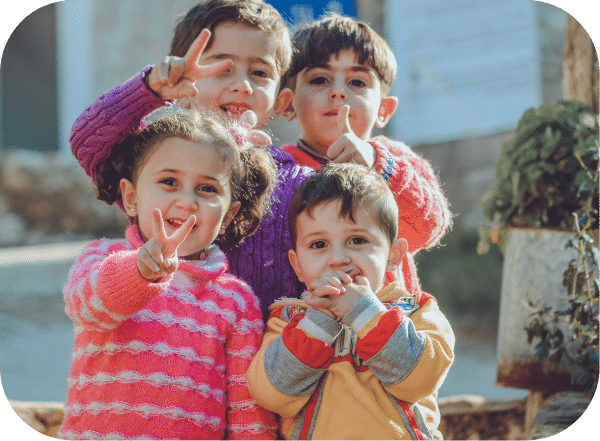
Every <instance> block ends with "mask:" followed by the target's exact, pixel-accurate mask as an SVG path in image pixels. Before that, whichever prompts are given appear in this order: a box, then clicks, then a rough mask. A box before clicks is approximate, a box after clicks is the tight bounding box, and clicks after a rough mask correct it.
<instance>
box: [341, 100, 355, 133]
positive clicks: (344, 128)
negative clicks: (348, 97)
mask: <svg viewBox="0 0 600 441" xmlns="http://www.w3.org/2000/svg"><path fill="white" fill-rule="evenodd" d="M349 114H350V106H349V105H348V104H344V105H343V106H342V107H340V110H339V111H338V115H337V116H338V118H337V123H338V130H339V132H340V133H339V136H342V135H343V134H344V133H349V132H351V131H352V128H351V127H350V121H349V120H348V115H349Z"/></svg>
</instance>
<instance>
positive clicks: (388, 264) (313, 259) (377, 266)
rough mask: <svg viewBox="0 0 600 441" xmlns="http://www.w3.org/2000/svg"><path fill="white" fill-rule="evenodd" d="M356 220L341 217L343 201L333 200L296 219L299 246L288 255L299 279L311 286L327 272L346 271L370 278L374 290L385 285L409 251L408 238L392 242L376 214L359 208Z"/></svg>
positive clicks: (355, 216) (353, 275) (301, 214)
mask: <svg viewBox="0 0 600 441" xmlns="http://www.w3.org/2000/svg"><path fill="white" fill-rule="evenodd" d="M354 220H355V221H356V222H352V221H351V220H350V219H347V218H345V217H341V216H340V202H339V201H336V200H334V201H330V202H325V203H322V204H319V205H317V206H315V207H314V209H313V210H312V213H311V215H310V216H309V215H308V213H307V212H306V211H304V212H302V213H300V215H299V216H298V217H297V219H296V249H295V250H290V252H289V258H290V263H291V264H292V267H293V268H294V270H295V271H296V274H297V276H298V280H300V281H301V282H303V283H304V284H306V285H308V284H310V283H311V282H312V281H313V280H316V279H318V278H320V277H321V274H323V272H325V271H343V272H346V273H348V274H350V276H351V277H355V276H357V275H361V276H363V277H366V278H367V279H368V280H369V283H370V286H371V289H372V290H373V292H375V293H376V292H377V291H379V290H380V289H381V288H383V283H384V277H385V272H386V271H391V270H393V269H395V268H396V267H397V266H398V265H399V264H400V262H401V261H402V258H403V257H404V254H405V252H406V246H407V245H406V241H405V240H404V239H396V240H395V241H394V242H392V243H391V244H390V240H389V238H388V236H387V234H386V233H385V232H384V231H383V230H382V228H381V227H380V225H379V221H378V216H377V215H376V213H371V212H370V210H369V209H363V208H359V209H357V210H356V213H354Z"/></svg>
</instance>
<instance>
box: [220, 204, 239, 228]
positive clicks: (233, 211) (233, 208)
mask: <svg viewBox="0 0 600 441" xmlns="http://www.w3.org/2000/svg"><path fill="white" fill-rule="evenodd" d="M241 206H242V203H241V202H240V201H235V202H232V204H231V206H230V207H229V210H227V213H225V217H224V218H223V222H222V223H221V231H224V230H225V229H226V228H227V227H228V226H229V224H230V223H231V221H232V220H233V218H234V217H235V215H236V214H237V213H238V211H240V207H241Z"/></svg>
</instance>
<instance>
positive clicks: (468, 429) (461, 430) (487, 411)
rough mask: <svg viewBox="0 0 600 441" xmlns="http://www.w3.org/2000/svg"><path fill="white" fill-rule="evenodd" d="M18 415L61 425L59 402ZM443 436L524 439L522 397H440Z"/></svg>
mask: <svg viewBox="0 0 600 441" xmlns="http://www.w3.org/2000/svg"><path fill="white" fill-rule="evenodd" d="M9 403H10V405H11V406H12V408H13V410H14V411H15V412H16V413H17V415H18V416H19V417H20V418H21V419H22V420H23V421H25V423H27V424H28V425H29V426H30V427H32V428H34V429H35V430H37V431H38V432H40V433H43V434H45V435H48V436H50V437H53V438H56V434H57V432H58V430H59V428H60V424H62V419H63V415H64V413H63V405H62V403H31V402H23V401H9ZM439 405H440V412H441V415H442V420H441V424H440V430H441V431H442V433H443V434H444V438H445V439H463V440H468V439H489V440H500V439H511V440H517V439H527V438H525V437H524V433H523V421H524V414H525V401H524V400H486V399H485V398H483V397H481V396H475V395H461V396H456V397H447V398H442V399H440V400H439Z"/></svg>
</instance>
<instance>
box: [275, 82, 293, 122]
mask: <svg viewBox="0 0 600 441" xmlns="http://www.w3.org/2000/svg"><path fill="white" fill-rule="evenodd" d="M292 96H293V95H292V91H291V89H289V88H287V87H286V88H285V89H283V90H282V91H281V92H279V95H277V98H276V99H275V105H274V106H273V111H272V112H273V115H272V117H271V119H277V117H278V116H279V115H284V112H285V110H286V109H287V108H288V107H289V106H290V104H291V102H292ZM284 117H285V116H284Z"/></svg>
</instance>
